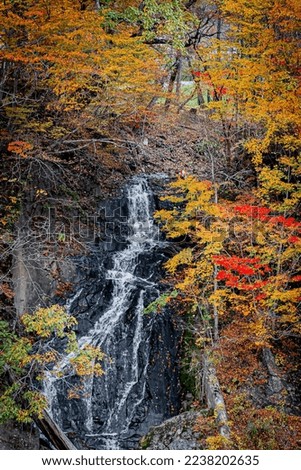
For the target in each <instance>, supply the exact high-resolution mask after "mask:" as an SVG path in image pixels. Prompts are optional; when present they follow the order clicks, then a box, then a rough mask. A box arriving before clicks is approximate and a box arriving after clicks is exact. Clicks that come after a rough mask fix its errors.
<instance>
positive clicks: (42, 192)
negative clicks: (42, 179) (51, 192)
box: [36, 189, 48, 197]
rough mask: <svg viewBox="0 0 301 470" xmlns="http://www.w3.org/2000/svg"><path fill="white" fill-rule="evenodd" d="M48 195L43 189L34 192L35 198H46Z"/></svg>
mask: <svg viewBox="0 0 301 470" xmlns="http://www.w3.org/2000/svg"><path fill="white" fill-rule="evenodd" d="M47 195H48V193H47V191H45V189H37V190H36V196H37V197H40V196H47Z"/></svg>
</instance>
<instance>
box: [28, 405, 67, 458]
mask: <svg viewBox="0 0 301 470" xmlns="http://www.w3.org/2000/svg"><path fill="white" fill-rule="evenodd" d="M35 423H36V425H37V426H38V428H39V429H40V430H41V431H42V433H43V434H44V435H45V437H47V439H48V440H49V441H50V442H51V444H52V445H53V446H54V447H55V449H58V450H76V447H75V446H74V445H73V444H72V442H71V441H70V440H69V439H68V437H67V436H66V434H65V433H64V432H63V431H62V430H61V429H60V427H59V426H58V425H57V424H56V423H55V422H54V421H53V419H52V418H51V417H50V415H49V414H48V413H47V411H44V412H43V418H42V419H35Z"/></svg>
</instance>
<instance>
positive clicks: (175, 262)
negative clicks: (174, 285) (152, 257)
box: [165, 248, 192, 274]
mask: <svg viewBox="0 0 301 470" xmlns="http://www.w3.org/2000/svg"><path fill="white" fill-rule="evenodd" d="M191 262H192V250H191V249H190V248H185V249H184V250H182V251H180V253H177V254H176V255H175V256H173V257H172V258H171V259H170V260H168V261H167V262H166V263H165V267H166V269H167V270H168V272H170V273H171V274H175V272H176V270H177V269H178V268H179V266H181V265H183V264H184V265H187V264H190V263H191Z"/></svg>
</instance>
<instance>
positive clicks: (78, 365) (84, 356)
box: [70, 345, 105, 377]
mask: <svg viewBox="0 0 301 470" xmlns="http://www.w3.org/2000/svg"><path fill="white" fill-rule="evenodd" d="M104 357H105V354H104V353H103V352H102V351H101V350H100V349H99V348H98V347H95V346H91V345H86V346H84V347H83V348H82V349H80V350H79V351H78V353H77V354H76V355H75V357H72V358H71V359H70V363H71V365H72V366H73V369H74V371H75V373H76V374H77V375H78V376H80V377H82V376H91V375H95V376H98V377H100V376H101V375H103V374H104V371H103V369H102V367H101V365H100V364H99V361H102V360H103V359H104Z"/></svg>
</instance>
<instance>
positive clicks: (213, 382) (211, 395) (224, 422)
mask: <svg viewBox="0 0 301 470" xmlns="http://www.w3.org/2000/svg"><path fill="white" fill-rule="evenodd" d="M203 394H204V395H205V397H206V400H207V405H208V408H210V409H212V410H214V411H215V413H216V422H217V424H218V427H219V432H220V434H221V435H222V436H223V437H225V438H229V436H230V429H229V425H228V417H227V411H226V406H225V402H224V398H223V395H222V392H221V389H220V385H219V381H218V378H217V375H216V370H215V367H214V366H213V364H212V361H211V359H210V358H209V357H208V354H207V353H206V352H205V353H204V356H203Z"/></svg>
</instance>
